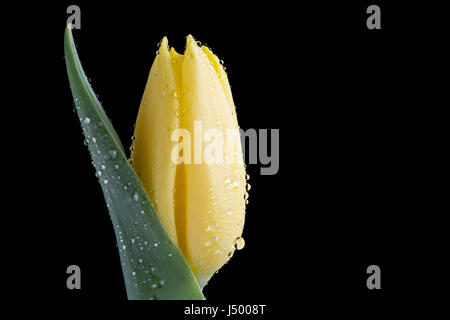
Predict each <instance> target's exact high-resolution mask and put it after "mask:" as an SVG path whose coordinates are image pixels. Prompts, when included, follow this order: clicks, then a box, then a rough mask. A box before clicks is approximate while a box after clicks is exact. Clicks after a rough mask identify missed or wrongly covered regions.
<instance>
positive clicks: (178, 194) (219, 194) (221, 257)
mask: <svg viewBox="0 0 450 320" xmlns="http://www.w3.org/2000/svg"><path fill="white" fill-rule="evenodd" d="M199 128H201V130H202V132H210V133H211V132H214V133H216V134H215V138H216V139H219V140H218V141H219V142H220V141H221V139H222V138H226V137H228V130H229V129H231V130H234V132H238V129H239V127H238V123H237V118H236V111H235V106H234V103H233V98H232V95H231V90H230V85H229V83H228V78H227V75H226V73H225V71H224V69H223V67H222V65H221V63H220V62H219V59H218V58H217V57H216V56H215V55H214V54H213V53H212V52H211V51H210V50H209V49H208V48H206V47H205V46H202V47H200V46H198V45H197V43H196V41H195V40H194V39H193V37H192V36H190V35H189V36H188V37H187V43H186V51H185V53H184V55H181V54H178V53H176V52H175V50H174V49H173V48H172V49H169V47H168V41H167V38H164V39H163V40H162V41H161V45H160V48H159V50H158V52H157V56H156V58H155V61H154V62H153V65H152V68H151V70H150V75H149V78H148V81H147V85H146V87H145V91H144V95H143V98H142V101H141V105H140V108H139V113H138V117H137V121H136V127H135V132H134V140H133V145H132V148H131V150H132V153H131V161H132V166H133V168H134V169H135V171H136V173H137V174H138V176H139V177H140V179H141V181H142V183H143V185H144V188H145V190H146V191H147V193H148V195H149V197H150V199H151V201H152V203H153V205H154V207H155V209H156V211H157V212H158V215H159V217H160V219H161V221H162V223H163V225H164V227H165V228H166V230H167V232H168V234H169V236H170V237H171V239H172V240H173V241H174V242H175V243H176V244H177V245H178V247H179V248H180V250H181V252H182V253H183V255H184V257H185V258H186V260H187V262H188V263H189V264H190V266H191V268H192V270H193V272H194V274H195V276H196V277H197V280H198V282H199V284H200V286H201V287H203V286H204V285H205V284H206V283H207V282H208V280H209V279H210V278H211V276H212V275H213V274H214V273H215V272H216V271H217V270H219V269H220V268H221V267H222V266H223V265H224V264H225V263H226V262H227V261H228V259H229V258H230V256H231V255H232V254H233V252H234V250H235V248H236V246H237V247H238V248H240V247H242V246H243V239H242V238H241V235H242V230H243V225H244V217H245V202H246V200H245V198H246V196H247V193H246V173H245V165H244V163H243V161H242V149H241V142H240V140H239V136H238V135H237V140H236V139H235V140H234V143H228V142H229V141H227V142H226V143H224V146H225V147H224V148H222V149H221V150H222V151H220V152H218V153H214V155H215V156H217V155H218V157H222V159H223V161H222V162H220V161H217V160H218V159H215V158H214V156H212V157H210V161H206V158H207V157H206V153H207V152H208V144H207V143H205V141H206V142H208V141H210V140H214V139H213V138H212V137H206V135H205V136H201V137H200V142H203V146H205V147H204V148H203V146H202V145H200V146H199V144H198V143H197V144H196V141H195V139H196V138H195V136H196V135H197V134H198V132H197V131H198V130H199ZM177 129H182V130H185V131H183V132H189V134H190V137H188V138H187V137H186V136H182V139H181V141H180V140H178V139H174V132H175V131H176V130H177ZM196 130H197V131H196ZM196 132H197V133H196ZM192 137H193V138H194V139H193V140H194V141H192V139H191V138H192ZM235 137H236V136H235ZM185 140H186V141H185ZM187 140H189V141H187ZM218 141H215V142H218ZM197 142H198V141H197ZM211 143H212V142H211ZM190 146H194V147H193V150H190V149H189V147H190ZM209 146H211V144H210V145H209ZM180 149H182V151H180ZM212 149H213V148H210V149H209V151H211V150H212ZM174 150H175V151H174ZM214 150H216V149H214ZM177 151H180V153H179V154H180V155H182V157H183V159H184V162H182V163H177V162H176V161H174V159H173V154H174V153H175V154H176V153H177ZM211 159H212V160H213V161H211ZM230 159H231V161H230ZM199 160H200V161H199ZM214 160H215V161H214Z"/></svg>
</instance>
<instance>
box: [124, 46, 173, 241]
mask: <svg viewBox="0 0 450 320" xmlns="http://www.w3.org/2000/svg"><path fill="white" fill-rule="evenodd" d="M175 78H176V77H175V74H174V70H173V68H172V58H171V55H170V53H169V50H168V41H167V38H164V39H163V40H162V42H161V46H160V49H159V51H158V54H157V57H156V59H155V61H154V63H153V65H152V68H151V70H150V75H149V77H148V81H147V85H146V87H145V91H144V95H143V97H142V101H141V105H140V108H139V113H138V117H137V121H136V128H135V133H134V135H135V139H134V141H133V151H132V155H131V158H132V166H133V168H134V169H135V171H136V173H137V174H138V176H139V178H140V179H141V181H142V183H143V185H144V187H145V190H146V191H147V193H148V195H149V197H150V199H151V201H152V203H153V205H154V207H155V209H156V211H157V212H158V215H159V217H160V219H161V221H162V223H163V225H164V227H165V228H166V230H167V231H168V233H169V235H170V237H171V239H172V240H174V242H175V243H177V234H176V226H175V219H174V185H175V174H176V165H175V164H174V163H172V161H171V150H172V148H173V146H174V145H175V142H173V141H171V134H172V132H173V130H175V129H176V128H179V126H180V120H179V118H178V117H177V116H176V114H177V110H178V109H179V100H178V97H177V94H176V92H177V91H176V90H177V86H176V79H175Z"/></svg>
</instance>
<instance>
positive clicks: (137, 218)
mask: <svg viewBox="0 0 450 320" xmlns="http://www.w3.org/2000/svg"><path fill="white" fill-rule="evenodd" d="M64 51H65V57H66V67H67V74H68V76H69V82H70V87H71V89H72V95H73V98H74V101H75V108H76V111H77V114H78V117H79V120H80V122H81V127H82V130H83V133H84V136H85V138H86V143H87V145H88V148H89V152H90V154H91V158H92V164H93V166H94V167H95V170H96V172H97V177H98V178H99V183H100V185H101V188H102V190H103V194H104V196H105V200H106V203H107V207H108V209H109V214H110V217H111V220H112V223H113V226H114V231H115V234H116V239H117V245H118V249H119V254H120V261H121V264H122V271H123V277H124V279H125V286H126V289H127V295H128V298H129V299H139V300H141V299H170V300H172V299H173V300H178V299H204V297H203V294H202V292H201V289H200V287H199V285H198V283H197V280H196V279H195V276H194V274H193V273H192V270H191V269H190V267H189V265H188V263H187V262H186V260H185V259H184V256H183V255H182V253H181V252H180V250H179V249H178V247H177V246H176V245H175V244H174V243H173V242H172V241H171V239H170V237H169V235H168V234H167V232H166V230H165V229H164V227H163V225H162V224H161V221H160V220H159V218H158V216H157V215H156V212H155V210H154V208H153V206H152V204H151V202H150V200H149V198H148V196H147V194H146V192H145V190H144V188H143V186H142V184H141V181H140V180H139V178H138V177H137V175H136V173H135V171H134V170H133V168H132V167H131V166H130V164H129V163H128V161H127V158H126V155H125V152H124V149H123V146H122V144H121V143H120V140H119V137H118V136H117V133H116V132H115V130H114V128H113V126H112V125H111V123H110V121H109V120H108V117H107V116H106V114H105V111H104V110H103V108H102V106H101V104H100V103H99V101H98V99H97V97H96V95H95V93H94V91H93V90H92V88H91V86H90V84H89V81H88V80H87V78H86V75H85V74H84V72H83V69H82V67H81V64H80V61H79V59H78V55H77V52H76V49H75V44H74V42H73V38H72V31H71V27H70V25H69V26H68V27H67V28H66V31H65V37H64ZM82 192H83V189H82V188H80V193H82ZM100 250H101V249H100Z"/></svg>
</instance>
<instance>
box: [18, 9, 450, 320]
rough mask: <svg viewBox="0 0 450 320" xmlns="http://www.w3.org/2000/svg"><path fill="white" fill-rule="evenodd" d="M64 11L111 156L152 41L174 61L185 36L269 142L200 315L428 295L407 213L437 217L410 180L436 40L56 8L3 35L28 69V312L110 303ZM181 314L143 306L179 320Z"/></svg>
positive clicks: (416, 178)
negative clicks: (241, 243) (273, 164)
mask: <svg viewBox="0 0 450 320" xmlns="http://www.w3.org/2000/svg"><path fill="white" fill-rule="evenodd" d="M70 4H78V5H79V6H80V8H81V30H74V39H75V42H76V44H77V49H78V53H79V56H80V59H81V62H82V64H83V68H84V70H85V72H86V74H87V76H88V77H89V78H90V79H91V84H92V86H93V88H94V91H95V92H96V93H97V94H98V95H99V98H100V101H101V102H102V104H103V106H104V109H105V110H106V113H107V114H108V116H109V118H110V119H111V121H112V123H113V125H114V127H115V129H116V131H117V132H118V135H119V136H120V138H121V139H122V142H123V144H124V146H125V148H128V146H129V145H130V143H131V136H132V134H133V124H134V122H135V118H136V115H137V111H138V107H139V103H140V99H141V96H142V93H143V90H144V86H145V83H146V81H147V76H148V73H149V70H150V67H151V64H152V62H153V59H154V57H155V53H156V50H157V44H158V43H159V41H160V40H161V38H162V37H163V36H168V38H169V44H170V45H171V46H174V47H175V48H176V49H177V51H178V52H183V50H184V45H185V36H186V35H188V34H192V35H193V36H194V37H195V38H196V40H198V41H201V42H202V44H206V45H207V46H209V47H210V48H212V50H213V51H214V53H215V54H216V55H217V56H218V57H219V58H220V59H222V60H223V61H224V65H225V67H226V68H227V72H228V76H229V80H230V84H231V86H232V91H233V97H234V100H235V104H236V106H237V114H238V120H239V124H240V126H241V127H242V128H243V129H248V128H255V129H259V128H267V129H271V128H277V129H280V170H279V172H278V173H277V174H276V175H274V176H261V175H260V173H259V171H260V165H248V167H247V168H248V172H249V174H250V177H251V179H250V184H251V186H252V189H251V191H250V198H249V201H250V202H249V204H248V207H247V215H246V224H245V230H244V234H243V236H244V238H245V240H246V246H245V248H244V249H243V250H242V251H237V252H236V253H235V255H234V257H233V258H232V259H231V260H230V262H229V263H228V264H227V265H226V266H224V267H223V268H222V269H221V270H220V272H219V273H218V274H216V275H215V276H214V277H213V278H212V279H211V281H210V282H209V284H208V285H207V286H206V288H205V291H204V293H205V296H206V298H207V299H208V300H207V303H211V304H219V303H220V304H224V305H225V304H231V303H241V304H242V303H246V304H250V303H252V304H266V305H268V306H269V307H268V309H267V310H268V311H267V313H268V315H277V314H280V313H286V314H287V313H292V314H299V315H301V313H302V312H303V311H304V310H306V309H309V308H311V309H312V310H314V311H316V312H318V313H321V312H324V311H331V312H335V311H336V310H337V309H336V308H339V309H341V308H342V309H344V310H347V311H352V310H357V309H358V310H359V309H361V310H362V311H361V315H366V314H367V313H372V312H375V311H377V310H384V309H385V308H386V307H387V306H390V305H397V304H398V303H399V299H401V298H404V297H406V296H408V297H410V296H413V297H414V296H420V295H421V294H423V293H424V292H427V291H426V290H427V289H423V287H424V286H428V285H435V284H436V280H435V279H439V278H440V277H441V274H442V273H441V272H442V270H443V265H442V264H440V263H438V262H437V260H436V259H438V258H440V255H439V254H438V255H437V256H436V255H434V253H435V251H437V247H436V244H438V243H439V240H440V238H439V237H441V235H442V234H440V233H439V232H436V233H434V232H432V235H431V236H430V235H427V236H425V233H426V232H428V231H430V228H432V227H435V226H434V225H433V224H432V223H431V224H428V222H425V220H424V219H423V216H424V215H427V216H431V215H432V214H434V213H436V210H434V209H433V210H432V209H431V207H432V204H433V202H432V201H430V200H429V198H426V197H425V193H424V190H423V189H424V187H426V185H424V184H423V183H422V179H424V177H425V176H426V175H427V174H430V175H432V173H431V170H432V168H430V171H427V170H425V171H424V170H420V169H421V161H422V157H423V154H424V151H423V150H422V149H419V147H424V145H426V144H427V140H426V139H425V138H424V135H425V133H426V132H427V129H425V125H426V124H427V122H428V120H427V116H426V115H425V109H426V108H425V107H424V106H425V105H429V104H430V103H431V98H430V97H429V96H427V94H426V93H425V89H424V86H423V81H424V80H425V81H426V80H427V79H430V78H429V77H428V76H427V77H425V76H422V74H423V73H427V72H428V71H430V69H433V68H432V67H430V65H431V64H432V59H430V58H429V56H427V55H426V54H428V53H429V50H428V49H430V46H431V45H432V44H433V43H434V40H433V39H432V38H431V36H430V34H429V33H428V32H426V31H425V28H424V25H423V24H421V23H415V21H416V17H417V16H415V15H413V14H412V13H411V10H410V9H411V6H409V7H408V6H407V5H398V6H397V7H394V6H393V5H392V4H387V3H384V2H380V1H374V2H373V3H372V2H360V3H352V4H350V3H347V2H345V1H333V2H332V1H330V2H329V3H328V2H317V3H316V4H314V5H312V4H304V3H302V2H299V3H296V4H295V5H294V4H287V3H282V2H276V3H271V2H267V3H263V2H253V3H250V2H249V3H247V4H246V5H244V4H243V3H240V4H238V3H236V4H232V3H229V2H227V3H222V4H219V3H216V4H211V3H209V4H201V3H197V2H196V3H195V4H194V3H184V4H178V3H176V2H171V3H168V4H166V5H164V4H162V2H156V1H153V2H152V1H146V2H142V3H141V2H131V1H127V2H120V3H117V4H113V3H110V2H105V3H101V2H95V4H94V3H93V2H88V1H71V2H67V1H62V2H61V3H59V4H55V5H50V4H48V5H45V6H44V5H40V6H39V8H36V10H34V9H33V10H31V11H32V13H33V12H40V13H42V16H41V18H40V19H41V20H39V22H38V21H33V20H32V21H29V22H28V23H29V24H30V25H34V27H31V26H30V28H29V29H28V30H26V31H24V32H22V35H21V37H19V38H18V39H15V40H16V41H17V42H20V41H21V40H24V41H27V42H28V45H27V46H26V49H24V51H22V52H24V53H25V56H26V58H25V60H26V62H29V63H31V64H32V65H34V66H35V67H38V68H39V71H36V72H34V71H30V72H28V75H27V81H18V82H19V84H21V85H26V83H28V84H31V85H30V88H29V89H30V91H29V94H30V95H31V94H33V95H34V94H36V95H37V98H36V99H35V101H37V103H35V104H34V105H33V106H32V108H31V109H32V110H29V112H30V116H29V117H28V120H32V121H34V126H29V127H28V128H30V129H29V131H27V134H26V139H25V141H26V142H27V143H28V150H29V151H30V152H32V153H33V154H34V155H35V156H36V157H35V162H34V168H35V169H34V171H35V172H36V173H37V175H36V177H35V178H34V179H33V183H32V184H31V186H30V190H33V192H32V194H33V196H32V197H31V198H30V200H29V201H30V202H32V203H33V207H34V208H38V209H35V210H34V211H33V215H32V216H27V219H26V224H27V225H30V227H31V228H30V229H33V231H34V232H35V233H33V237H32V240H31V241H32V242H31V243H32V244H33V245H32V249H30V251H31V252H30V253H29V254H26V255H25V256H22V259H25V260H26V261H27V263H28V265H30V268H31V270H35V271H36V277H35V281H37V283H39V285H36V287H35V290H36V291H35V294H33V295H32V296H33V299H37V300H40V299H46V300H47V301H60V302H64V303H66V304H68V305H69V306H73V308H75V306H76V308H75V309H78V308H81V309H82V308H83V306H85V305H87V304H92V302H95V303H98V304H100V305H101V304H102V303H106V304H109V303H110V302H112V301H113V302H114V303H120V304H119V305H121V306H125V300H126V292H125V287H124V283H123V279H122V272H121V267H120V263H119V256H118V252H117V247H116V241H115V237H114V232H113V228H112V225H111V222H110V218H109V216H108V211H107V208H106V205H105V202H104V200H103V195H102V192H101V189H100V187H99V186H98V184H97V179H96V177H95V175H94V169H93V168H92V167H91V164H90V159H89V154H88V152H87V149H86V147H85V146H84V145H83V138H82V135H81V130H80V125H79V123H78V119H77V117H76V115H75V113H74V112H73V102H72V97H71V93H70V88H69V83H68V80H67V75H66V70H65V61H64V53H63V32H64V27H65V23H66V19H67V17H68V14H66V8H67V6H68V5H70ZM369 4H378V5H380V7H381V11H382V29H381V30H368V29H367V28H366V19H367V16H368V15H367V14H366V8H367V6H368V5H369ZM33 8H34V7H33ZM415 9H417V8H415ZM415 12H416V11H415ZM422 14H424V15H426V10H423V11H422ZM42 17H45V18H42ZM417 20H420V19H417ZM22 22H24V21H22ZM25 22H26V21H25ZM32 29H37V30H38V31H36V32H34V31H32ZM31 34H33V35H31ZM37 57H39V60H38V58H37ZM19 97H20V98H21V99H24V100H25V101H26V100H27V98H28V97H27V96H26V95H25V96H19ZM35 97H36V96H35ZM33 112H36V113H37V114H38V116H39V117H42V116H43V115H44V117H43V118H42V119H41V118H40V119H39V120H37V119H36V118H35V117H34V115H33V114H34V113H33ZM38 139H40V140H38ZM38 141H41V143H38ZM425 152H426V151H425ZM429 187H430V188H431V187H432V185H429ZM27 202H28V201H27ZM26 204H28V203H25V201H24V205H26ZM36 231H37V232H36ZM430 240H431V242H430ZM425 241H427V244H425ZM30 245H31V244H30ZM424 261H426V262H427V263H424ZM71 264H76V265H79V266H80V267H81V270H82V289H81V290H68V289H67V288H66V277H67V274H66V268H67V266H69V265H71ZM371 264H376V265H378V266H380V268H381V272H382V274H381V286H382V289H381V290H368V289H367V287H366V279H367V277H368V275H367V274H366V268H367V267H368V266H369V265H371ZM35 265H38V267H33V266H35ZM428 268H432V269H433V271H432V272H428V270H429V269H428ZM425 270H427V271H425ZM424 290H425V291H424ZM428 292H429V291H428ZM72 303H73V304H72ZM185 305H188V304H187V303H184V302H178V303H172V304H168V303H163V302H159V303H158V302H153V303H152V305H151V306H150V305H149V306H147V308H148V312H149V314H150V312H151V311H150V310H159V311H161V310H162V309H164V310H170V312H172V313H174V314H175V315H177V314H179V316H181V312H182V310H183V307H184V306H185ZM172 306H176V307H174V308H172ZM316 306H317V307H316ZM152 308H154V309H152ZM167 312H169V311H167Z"/></svg>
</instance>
